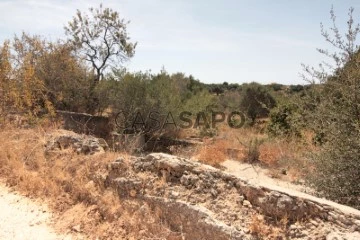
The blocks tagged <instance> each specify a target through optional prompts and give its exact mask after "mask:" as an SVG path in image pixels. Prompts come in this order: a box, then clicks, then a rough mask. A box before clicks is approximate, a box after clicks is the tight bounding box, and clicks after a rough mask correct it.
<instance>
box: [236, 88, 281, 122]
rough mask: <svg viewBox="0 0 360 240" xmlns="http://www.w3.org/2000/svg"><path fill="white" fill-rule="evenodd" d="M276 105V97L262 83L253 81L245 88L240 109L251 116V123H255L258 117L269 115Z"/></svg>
mask: <svg viewBox="0 0 360 240" xmlns="http://www.w3.org/2000/svg"><path fill="white" fill-rule="evenodd" d="M275 106H276V101H275V99H274V98H273V97H272V96H271V94H270V93H269V92H268V91H267V90H266V89H265V88H264V87H262V86H261V85H259V84H256V83H251V84H249V85H248V86H247V87H246V88H245V89H244V90H243V96H242V99H241V102H240V109H241V110H242V111H244V113H245V114H246V116H247V117H248V118H250V120H251V124H254V123H255V120H256V118H258V117H267V116H268V115H269V112H270V109H272V108H273V107H275Z"/></svg>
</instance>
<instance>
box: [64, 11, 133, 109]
mask: <svg viewBox="0 0 360 240" xmlns="http://www.w3.org/2000/svg"><path fill="white" fill-rule="evenodd" d="M89 10H90V16H89V15H87V14H86V13H81V12H80V11H79V10H77V13H76V16H74V17H73V20H72V21H71V22H69V24H68V26H66V27H65V33H66V34H67V35H68V36H69V37H70V42H71V43H72V44H73V46H74V47H75V49H76V50H78V51H79V52H80V54H81V55H82V56H83V57H84V58H85V60H86V61H87V62H89V63H90V66H91V68H92V69H93V71H94V80H93V82H92V84H91V88H90V96H91V97H93V95H94V90H95V87H96V85H97V84H98V82H99V81H100V79H101V78H102V75H103V73H104V71H105V70H106V69H107V68H108V67H109V66H111V67H119V65H121V64H122V63H124V62H125V61H127V60H128V59H129V58H131V57H132V56H133V55H134V53H135V47H136V43H132V42H130V38H129V35H128V33H127V24H128V23H129V22H128V21H125V20H124V19H122V18H120V15H119V13H118V12H116V11H114V10H112V9H110V8H103V6H102V5H100V7H99V8H98V9H94V8H90V9H89ZM89 108H90V109H89V111H90V110H92V111H94V106H91V104H90V105H89Z"/></svg>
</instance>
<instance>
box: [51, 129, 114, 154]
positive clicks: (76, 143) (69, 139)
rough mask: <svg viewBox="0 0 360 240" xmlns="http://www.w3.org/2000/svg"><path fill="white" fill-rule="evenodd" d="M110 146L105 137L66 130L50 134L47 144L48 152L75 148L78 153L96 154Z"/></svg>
mask: <svg viewBox="0 0 360 240" xmlns="http://www.w3.org/2000/svg"><path fill="white" fill-rule="evenodd" d="M108 148H109V147H108V145H107V143H106V141H105V140H104V139H101V138H95V137H92V136H88V135H80V134H76V133H73V132H70V131H64V130H62V131H59V132H56V133H54V134H53V135H51V136H49V137H48V140H47V142H46V144H45V152H46V153H50V152H53V151H58V150H63V149H73V150H74V151H76V152H77V153H82V154H95V153H101V152H104V151H105V150H107V149H108Z"/></svg>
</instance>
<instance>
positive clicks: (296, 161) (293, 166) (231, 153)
mask: <svg viewBox="0 0 360 240" xmlns="http://www.w3.org/2000/svg"><path fill="white" fill-rule="evenodd" d="M218 129H219V136H218V138H217V139H210V140H206V139H204V146H203V147H201V148H200V149H199V150H198V151H197V152H196V154H197V156H196V158H198V159H199V160H200V161H201V162H204V163H207V164H210V165H212V166H219V164H220V163H221V162H223V161H225V160H226V159H233V160H239V161H244V162H246V161H247V160H248V159H249V157H251V156H249V154H253V152H254V151H251V150H252V149H251V148H253V147H254V146H253V145H254V144H251V143H252V141H254V140H255V139H258V140H259V141H260V144H259V145H258V154H259V155H258V159H257V162H254V163H258V164H260V165H262V166H263V167H266V168H267V169H269V174H270V176H272V177H276V178H285V179H286V180H290V181H295V182H297V181H299V180H301V179H303V178H304V176H305V175H306V173H307V172H308V171H309V169H311V165H310V163H309V162H308V161H307V159H306V156H305V155H306V154H307V153H308V152H309V151H314V147H313V146H312V144H311V139H312V136H311V134H310V133H307V134H305V135H304V136H305V137H304V139H302V140H297V139H294V140H291V139H273V138H269V137H268V136H267V135H266V134H264V133H263V131H262V128H260V127H253V128H240V129H232V128H229V126H227V125H226V124H223V125H220V126H219V128H218ZM285 175H286V176H285Z"/></svg>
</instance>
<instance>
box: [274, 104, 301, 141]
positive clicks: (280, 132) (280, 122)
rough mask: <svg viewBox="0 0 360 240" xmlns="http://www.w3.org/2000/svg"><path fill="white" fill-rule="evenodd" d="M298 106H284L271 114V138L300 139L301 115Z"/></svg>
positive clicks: (275, 109)
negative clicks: (293, 137)
mask: <svg viewBox="0 0 360 240" xmlns="http://www.w3.org/2000/svg"><path fill="white" fill-rule="evenodd" d="M299 111H300V110H299V108H298V106H297V105H296V104H283V105H280V106H277V107H276V108H273V109H272V110H271V112H270V122H269V123H268V126H267V131H268V133H269V135H271V136H283V137H292V136H295V137H300V136H301V133H300V128H301V115H300V113H299Z"/></svg>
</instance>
